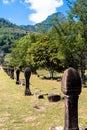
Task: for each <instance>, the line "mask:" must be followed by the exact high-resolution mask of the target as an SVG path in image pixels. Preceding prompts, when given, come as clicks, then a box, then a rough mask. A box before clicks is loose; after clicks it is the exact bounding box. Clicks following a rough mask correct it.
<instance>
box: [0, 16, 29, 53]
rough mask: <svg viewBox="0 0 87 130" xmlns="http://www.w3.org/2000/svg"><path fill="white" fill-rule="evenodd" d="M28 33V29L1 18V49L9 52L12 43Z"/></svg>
mask: <svg viewBox="0 0 87 130" xmlns="http://www.w3.org/2000/svg"><path fill="white" fill-rule="evenodd" d="M26 34H27V32H26V30H24V29H21V28H20V27H19V26H17V25H15V24H13V23H11V22H9V21H8V20H5V19H3V18H0V51H3V52H5V53H8V52H9V48H10V47H11V45H12V43H13V42H14V41H15V40H17V39H19V38H20V37H22V36H24V35H26Z"/></svg>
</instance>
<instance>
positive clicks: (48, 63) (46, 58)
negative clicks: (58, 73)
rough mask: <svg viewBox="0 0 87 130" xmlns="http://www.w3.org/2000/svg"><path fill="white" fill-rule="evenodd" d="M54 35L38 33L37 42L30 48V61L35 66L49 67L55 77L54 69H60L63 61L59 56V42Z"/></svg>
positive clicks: (51, 74) (51, 75)
mask: <svg viewBox="0 0 87 130" xmlns="http://www.w3.org/2000/svg"><path fill="white" fill-rule="evenodd" d="M52 38H53V37H52V35H51V34H49V35H40V34H39V35H38V36H37V40H36V43H34V44H32V46H31V47H30V48H29V50H28V51H29V54H30V55H31V57H29V61H30V62H31V63H32V64H35V66H38V67H43V68H45V69H48V71H49V72H50V77H51V78H53V73H54V70H59V68H60V65H61V62H60V59H59V56H58V48H59V47H58V44H57V42H56V40H53V39H52Z"/></svg>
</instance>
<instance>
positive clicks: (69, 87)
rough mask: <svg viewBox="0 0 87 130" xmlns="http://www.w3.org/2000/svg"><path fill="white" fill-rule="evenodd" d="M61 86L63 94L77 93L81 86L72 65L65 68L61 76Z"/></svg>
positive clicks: (77, 74)
mask: <svg viewBox="0 0 87 130" xmlns="http://www.w3.org/2000/svg"><path fill="white" fill-rule="evenodd" d="M61 86H62V87H61V89H62V92H63V93H64V94H65V95H79V94H80V93H81V88H82V84H81V78H80V76H79V73H78V72H77V71H76V70H75V69H74V68H72V67H70V68H68V69H66V70H65V72H64V74H63V76H62V81H61Z"/></svg>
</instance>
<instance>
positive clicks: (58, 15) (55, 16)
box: [21, 12, 66, 32]
mask: <svg viewBox="0 0 87 130" xmlns="http://www.w3.org/2000/svg"><path fill="white" fill-rule="evenodd" d="M55 19H56V21H59V22H61V21H63V20H66V18H65V16H64V15H63V14H62V13H61V12H58V13H54V14H52V15H50V16H48V17H47V19H46V20H44V21H43V22H41V23H38V24H35V25H26V26H24V25H22V26H21V27H22V28H23V29H26V30H28V31H38V32H40V31H48V30H50V29H51V27H52V23H53V22H55ZM43 29H44V30H43Z"/></svg>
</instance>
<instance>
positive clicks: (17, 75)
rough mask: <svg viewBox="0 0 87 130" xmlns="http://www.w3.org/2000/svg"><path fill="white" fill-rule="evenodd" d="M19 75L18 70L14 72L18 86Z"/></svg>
mask: <svg viewBox="0 0 87 130" xmlns="http://www.w3.org/2000/svg"><path fill="white" fill-rule="evenodd" d="M19 75H20V69H19V68H18V69H17V70H16V84H20V81H19Z"/></svg>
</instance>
